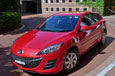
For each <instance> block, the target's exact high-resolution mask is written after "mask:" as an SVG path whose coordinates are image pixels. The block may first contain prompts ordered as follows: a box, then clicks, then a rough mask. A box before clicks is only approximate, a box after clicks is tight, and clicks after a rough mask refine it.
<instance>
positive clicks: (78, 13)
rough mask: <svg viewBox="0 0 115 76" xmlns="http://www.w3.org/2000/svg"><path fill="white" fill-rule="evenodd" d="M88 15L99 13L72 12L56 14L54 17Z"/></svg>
mask: <svg viewBox="0 0 115 76" xmlns="http://www.w3.org/2000/svg"><path fill="white" fill-rule="evenodd" d="M87 13H97V12H92V11H72V12H61V13H57V14H54V15H53V16H81V15H83V14H87Z"/></svg>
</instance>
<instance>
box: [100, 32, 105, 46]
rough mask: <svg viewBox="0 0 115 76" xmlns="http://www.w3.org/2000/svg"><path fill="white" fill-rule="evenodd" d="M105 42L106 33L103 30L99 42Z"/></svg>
mask: <svg viewBox="0 0 115 76" xmlns="http://www.w3.org/2000/svg"><path fill="white" fill-rule="evenodd" d="M105 43H106V33H105V32H103V34H102V37H101V41H100V44H102V45H104V44H105Z"/></svg>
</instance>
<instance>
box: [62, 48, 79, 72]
mask: <svg viewBox="0 0 115 76" xmlns="http://www.w3.org/2000/svg"><path fill="white" fill-rule="evenodd" d="M78 62H79V55H78V52H77V50H76V49H71V50H70V51H69V52H68V53H67V54H66V57H65V60H64V71H72V70H74V69H75V68H76V67H77V65H78Z"/></svg>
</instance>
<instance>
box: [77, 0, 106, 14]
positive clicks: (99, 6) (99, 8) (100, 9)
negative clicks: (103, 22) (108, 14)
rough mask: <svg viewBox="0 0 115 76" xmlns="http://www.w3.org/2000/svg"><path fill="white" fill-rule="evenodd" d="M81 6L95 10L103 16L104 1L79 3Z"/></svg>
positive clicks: (88, 0) (90, 0) (89, 0)
mask: <svg viewBox="0 0 115 76" xmlns="http://www.w3.org/2000/svg"><path fill="white" fill-rule="evenodd" d="M79 4H84V5H88V6H89V7H92V8H95V9H96V11H98V12H100V13H101V14H103V7H104V0H96V1H95V2H93V1H92V0H87V1H86V2H84V0H83V1H82V2H79Z"/></svg>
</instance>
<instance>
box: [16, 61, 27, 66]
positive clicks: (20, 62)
mask: <svg viewBox="0 0 115 76" xmlns="http://www.w3.org/2000/svg"><path fill="white" fill-rule="evenodd" d="M15 62H16V63H17V64H21V65H25V62H22V61H19V60H15Z"/></svg>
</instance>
